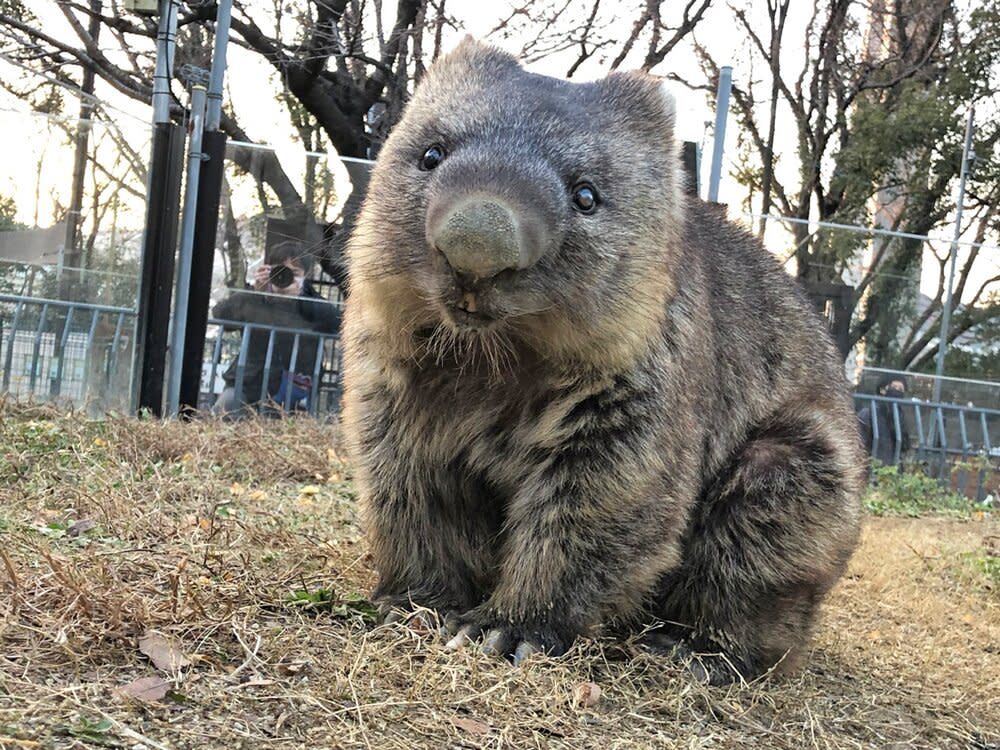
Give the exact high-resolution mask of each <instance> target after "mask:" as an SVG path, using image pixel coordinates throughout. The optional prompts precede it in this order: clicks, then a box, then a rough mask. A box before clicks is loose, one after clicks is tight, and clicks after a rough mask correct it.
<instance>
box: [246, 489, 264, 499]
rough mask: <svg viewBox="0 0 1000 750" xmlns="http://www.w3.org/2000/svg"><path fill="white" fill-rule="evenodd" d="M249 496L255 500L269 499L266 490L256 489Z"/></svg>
mask: <svg viewBox="0 0 1000 750" xmlns="http://www.w3.org/2000/svg"><path fill="white" fill-rule="evenodd" d="M249 497H250V499H251V500H254V501H260V500H267V493H266V492H264V490H254V491H253V492H251V493H250V495H249Z"/></svg>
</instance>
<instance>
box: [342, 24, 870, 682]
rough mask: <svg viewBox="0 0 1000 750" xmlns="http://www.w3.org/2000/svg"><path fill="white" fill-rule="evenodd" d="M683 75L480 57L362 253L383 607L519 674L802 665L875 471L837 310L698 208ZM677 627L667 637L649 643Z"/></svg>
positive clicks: (365, 223) (369, 465)
mask: <svg viewBox="0 0 1000 750" xmlns="http://www.w3.org/2000/svg"><path fill="white" fill-rule="evenodd" d="M673 122H674V107H673V103H672V99H671V98H670V97H669V95H668V94H667V93H665V91H664V89H663V87H662V86H661V84H660V82H659V81H658V80H657V79H655V78H654V77H652V76H649V75H647V74H643V73H619V72H616V73H612V74H610V75H609V76H607V78H605V79H603V80H599V81H596V82H591V83H580V84H577V83H570V82H567V81H563V80H558V79H554V78H549V77H545V76H541V75H537V74H533V73H530V72H527V71H526V70H524V69H523V68H522V67H521V66H520V65H519V63H518V61H517V60H516V59H515V58H514V57H512V56H510V55H508V54H507V53H505V52H502V51H500V50H498V49H495V48H492V47H490V46H486V45H483V44H481V43H478V42H476V41H474V40H472V39H471V38H468V39H466V40H465V41H464V42H462V43H461V44H460V45H459V46H458V47H457V48H456V49H455V50H454V51H453V52H452V53H450V54H449V55H447V56H446V57H443V58H442V59H441V60H439V61H438V62H437V63H435V64H434V65H433V66H432V68H431V69H430V71H429V72H428V74H427V76H426V77H425V79H424V80H423V81H422V82H421V84H420V85H419V86H418V87H417V90H416V91H415V93H414V95H413V98H412V100H411V101H410V102H409V104H408V106H407V108H406V110H405V112H404V114H403V116H402V119H401V120H400V122H399V124H398V125H397V126H396V128H395V129H394V130H393V131H392V133H391V135H390V137H389V138H388V139H387V141H386V143H385V146H384V148H383V150H382V151H381V153H380V155H379V158H378V162H377V164H376V166H375V168H374V170H373V174H372V177H371V183H370V187H369V192H368V194H367V196H366V199H365V201H364V205H363V207H362V209H361V212H360V215H359V219H358V224H357V226H356V228H355V231H354V234H353V236H352V238H351V241H350V243H349V248H348V260H349V267H350V275H351V290H352V294H351V297H350V298H349V299H348V301H347V305H346V313H345V350H344V384H345V391H344V409H343V420H344V430H345V435H346V438H347V444H348V448H349V451H350V454H351V456H352V457H353V461H354V463H355V465H356V480H357V485H358V490H359V493H360V498H361V502H362V507H363V509H364V519H365V523H366V526H367V530H368V534H369V537H370V545H371V552H372V555H373V559H374V564H375V567H376V569H377V572H378V584H377V588H376V590H375V592H374V594H373V597H374V599H375V601H376V602H377V603H378V604H379V606H380V607H382V608H383V610H384V611H386V612H389V611H399V610H404V611H406V610H410V611H412V608H414V607H417V606H419V607H427V608H432V609H436V610H437V611H438V612H439V613H441V614H442V616H443V617H444V618H445V622H446V623H447V624H448V626H449V629H450V630H451V632H452V633H455V634H456V635H455V636H454V637H453V638H452V639H451V641H450V644H449V645H450V646H452V647H457V646H459V645H462V644H463V643H465V642H468V641H469V640H478V639H481V644H482V647H483V648H484V649H485V650H487V651H488V652H493V653H497V654H503V655H506V656H508V657H512V658H513V659H514V661H515V663H517V662H520V661H521V660H522V659H523V658H524V657H525V656H526V655H528V654H530V653H533V652H535V651H543V652H546V653H548V654H554V655H558V654H560V653H562V652H564V651H565V650H566V649H567V648H568V647H569V646H570V644H572V643H573V641H574V639H575V638H576V637H577V636H578V635H581V634H586V633H594V632H599V631H600V630H601V629H602V628H603V629H604V631H605V632H611V633H615V634H627V633H629V632H631V629H633V628H634V629H636V631H635V632H637V633H638V632H640V629H641V631H642V632H646V633H647V635H645V636H644V639H639V642H640V643H642V642H646V643H648V644H649V645H650V646H651V647H653V648H657V647H659V648H667V649H669V652H670V653H672V654H673V655H675V656H676V657H678V658H680V659H681V660H682V662H683V663H685V664H687V665H688V666H689V667H690V668H691V670H692V671H693V672H694V674H695V675H697V676H698V677H700V678H702V679H704V680H707V681H710V682H713V683H724V682H728V681H731V680H734V679H738V678H739V677H744V678H751V677H754V676H757V675H760V674H762V673H765V672H768V671H769V670H771V669H772V668H773V667H774V666H775V665H776V664H779V663H780V665H781V668H787V667H789V666H791V665H793V664H794V663H795V662H796V657H797V656H799V654H800V652H801V651H802V650H803V647H804V645H805V643H806V641H807V638H808V633H809V629H810V625H811V623H812V622H813V619H814V616H815V613H816V610H817V606H818V605H819V603H820V600H821V599H822V598H823V596H824V595H825V594H826V593H827V592H828V591H829V589H830V587H831V586H832V585H833V583H834V582H835V581H836V580H837V578H838V577H839V576H840V575H841V573H842V572H843V570H844V568H845V565H846V562H847V560H848V558H849V556H850V554H851V552H852V550H853V548H854V546H855V544H856V540H857V536H858V527H859V519H860V505H859V497H860V492H861V488H862V486H863V484H864V477H863V471H864V458H863V456H862V453H861V449H860V440H859V438H858V430H857V427H856V425H855V420H854V417H853V413H852V410H851V407H850V401H849V398H848V396H847V392H846V387H845V382H844V377H843V372H842V369H841V366H840V365H839V364H838V362H837V358H836V355H835V354H834V351H833V348H832V346H831V344H830V342H829V339H828V336H827V333H826V331H825V330H824V326H823V324H822V322H821V320H820V318H819V316H818V315H817V314H816V313H815V312H814V311H813V310H812V309H811V308H810V306H809V304H808V302H807V301H806V300H805V298H804V296H803V295H802V294H801V293H800V291H799V289H798V287H797V285H796V284H795V283H794V281H793V280H792V279H791V278H790V277H789V276H788V275H787V274H786V273H785V272H784V271H783V270H782V268H781V267H780V266H779V264H778V263H777V262H776V261H775V260H774V259H773V258H772V256H771V255H770V254H768V253H767V252H766V251H765V250H764V248H763V247H761V246H760V245H759V244H758V243H757V241H756V240H755V239H754V238H753V237H752V236H750V235H748V234H747V233H745V232H744V231H742V230H740V229H738V228H736V227H735V226H733V225H730V224H729V223H727V222H726V221H725V220H724V218H723V217H722V216H721V211H720V210H718V209H716V208H713V207H709V206H706V205H705V204H702V203H701V202H699V201H698V200H697V199H692V198H688V197H685V195H684V193H683V189H682V188H683V185H682V176H681V172H680V158H679V155H678V153H677V149H676V147H675V139H674V134H673ZM651 626H652V627H653V629H652V630H649V627H651Z"/></svg>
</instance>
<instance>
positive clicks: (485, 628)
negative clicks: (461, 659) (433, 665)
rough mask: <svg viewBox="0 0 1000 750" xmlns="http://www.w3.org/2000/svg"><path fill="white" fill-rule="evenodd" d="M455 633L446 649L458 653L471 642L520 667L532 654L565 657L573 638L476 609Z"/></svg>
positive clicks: (547, 627)
mask: <svg viewBox="0 0 1000 750" xmlns="http://www.w3.org/2000/svg"><path fill="white" fill-rule="evenodd" d="M450 630H451V632H453V633H454V635H453V637H452V638H451V640H449V641H448V643H447V645H446V646H445V648H447V649H448V650H450V651H456V650H458V649H460V648H462V647H464V646H465V645H466V644H468V643H470V642H472V641H479V642H480V648H481V649H482V651H483V653H485V654H492V655H497V656H503V657H506V658H509V659H511V660H512V661H513V662H514V666H518V665H519V664H520V663H521V662H522V661H524V660H525V659H527V658H528V657H529V656H531V654H535V653H539V652H540V653H543V654H546V655H547V656H562V655H563V654H564V653H566V649H567V648H569V646H570V644H571V643H572V642H573V637H572V636H569V635H567V634H565V633H562V632H560V631H559V629H557V628H555V627H552V626H550V625H544V624H539V623H511V622H506V621H504V620H503V619H501V618H498V617H496V616H494V615H493V614H492V613H490V612H489V611H482V610H480V609H474V610H472V611H470V612H466V613H465V614H464V615H461V616H459V617H458V618H457V619H456V620H455V621H453V623H452V624H451V627H450Z"/></svg>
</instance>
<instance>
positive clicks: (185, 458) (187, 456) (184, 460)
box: [181, 451, 194, 464]
mask: <svg viewBox="0 0 1000 750" xmlns="http://www.w3.org/2000/svg"><path fill="white" fill-rule="evenodd" d="M193 459H194V454H193V453H191V452H190V451H188V452H187V453H185V454H184V455H183V456H181V463H185V464H186V463H187V462H188V461H191V460H193Z"/></svg>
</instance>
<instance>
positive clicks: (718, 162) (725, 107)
mask: <svg viewBox="0 0 1000 750" xmlns="http://www.w3.org/2000/svg"><path fill="white" fill-rule="evenodd" d="M732 88H733V69H732V67H730V66H729V65H723V66H722V68H721V69H720V70H719V88H718V91H717V92H716V94H715V135H714V137H713V139H712V171H711V172H710V173H709V178H708V200H709V202H711V203H718V202H719V180H720V179H721V178H722V152H723V151H724V150H725V146H726V117H727V116H728V115H729V92H730V91H731V90H732Z"/></svg>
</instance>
